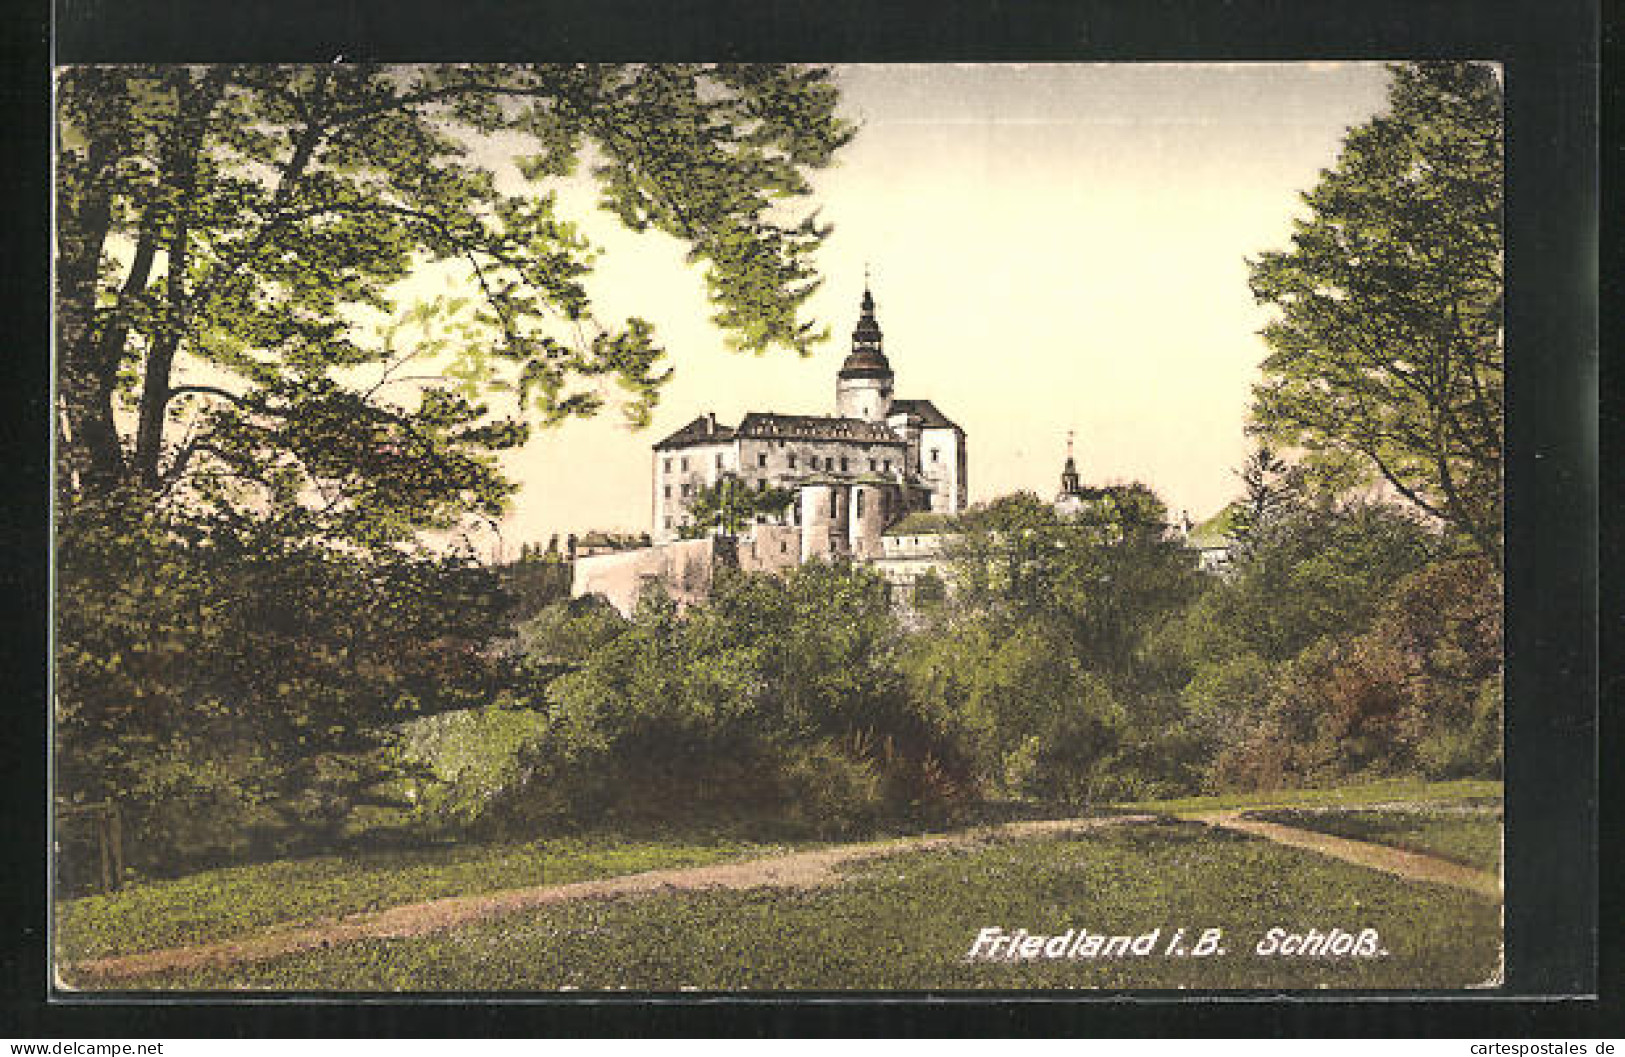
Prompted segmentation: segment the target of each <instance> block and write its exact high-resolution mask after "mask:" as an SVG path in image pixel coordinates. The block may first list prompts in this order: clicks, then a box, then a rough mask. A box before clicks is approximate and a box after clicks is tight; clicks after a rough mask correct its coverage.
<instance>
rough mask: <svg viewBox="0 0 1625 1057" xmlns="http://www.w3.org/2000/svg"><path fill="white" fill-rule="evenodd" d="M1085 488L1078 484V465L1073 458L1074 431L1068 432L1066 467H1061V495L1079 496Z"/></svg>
mask: <svg viewBox="0 0 1625 1057" xmlns="http://www.w3.org/2000/svg"><path fill="white" fill-rule="evenodd" d="M1082 491H1083V486H1082V485H1081V484H1080V483H1079V482H1078V464H1077V462H1076V461H1075V460H1074V459H1073V458H1072V431H1071V430H1070V429H1069V430H1067V431H1066V465H1065V466H1063V467H1061V494H1062V495H1063V496H1068V495H1078V494H1079V493H1081V492H1082Z"/></svg>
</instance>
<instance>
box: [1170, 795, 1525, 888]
mask: <svg viewBox="0 0 1625 1057" xmlns="http://www.w3.org/2000/svg"><path fill="white" fill-rule="evenodd" d="M1193 817H1194V820H1195V821H1197V822H1202V823H1205V824H1207V825H1209V826H1216V827H1218V828H1220V829H1228V830H1235V831H1236V832H1237V833H1247V834H1250V835H1252V836H1254V837H1263V838H1264V839H1265V840H1271V841H1274V842H1275V843H1277V844H1284V845H1286V846H1287V847H1290V848H1303V849H1305V850H1307V851H1313V852H1319V853H1320V854H1321V855H1326V856H1330V857H1331V858H1333V859H1341V860H1343V861H1344V862H1350V863H1354V864H1355V865H1357V866H1368V867H1370V868H1371V869H1373V870H1381V871H1383V872H1384V873H1390V874H1394V875H1396V876H1398V877H1405V878H1409V879H1410V880H1413V881H1431V882H1433V883H1434V884H1445V885H1453V886H1455V887H1457V888H1465V889H1467V890H1468V891H1470V892H1476V893H1478V894H1479V895H1481V896H1485V897H1486V898H1489V899H1500V898H1501V879H1500V878H1499V877H1497V876H1496V875H1494V874H1492V873H1487V872H1485V871H1483V870H1475V869H1473V868H1472V867H1470V866H1463V865H1461V864H1460V863H1455V862H1451V861H1450V860H1448V859H1440V858H1438V857H1436V856H1433V855H1423V854H1421V853H1420V852H1413V851H1403V850H1401V849H1399V848H1394V847H1390V846H1389V845H1386V844H1373V843H1370V842H1368V841H1362V840H1350V839H1349V838H1347V837H1334V836H1332V835H1331V834H1329V833H1316V832H1315V831H1313V830H1307V829H1299V828H1297V827H1296V826H1283V825H1281V824H1280V823H1279V822H1264V821H1262V820H1260V819H1251V818H1243V817H1242V815H1241V812H1239V811H1217V812H1213V813H1211V814H1206V815H1196V816H1193Z"/></svg>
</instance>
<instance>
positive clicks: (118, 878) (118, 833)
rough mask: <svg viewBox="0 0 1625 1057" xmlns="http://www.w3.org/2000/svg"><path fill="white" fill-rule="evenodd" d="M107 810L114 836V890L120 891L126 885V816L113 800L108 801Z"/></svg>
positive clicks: (109, 824) (109, 825) (109, 826)
mask: <svg viewBox="0 0 1625 1057" xmlns="http://www.w3.org/2000/svg"><path fill="white" fill-rule="evenodd" d="M107 811H108V815H109V819H108V828H109V829H110V830H111V831H112V833H111V836H112V838H113V890H114V891H118V890H119V889H120V888H123V887H124V818H123V816H122V815H120V814H119V810H118V805H117V804H116V803H114V802H113V801H111V800H109V801H108V802H107Z"/></svg>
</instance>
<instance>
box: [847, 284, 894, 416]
mask: <svg viewBox="0 0 1625 1057" xmlns="http://www.w3.org/2000/svg"><path fill="white" fill-rule="evenodd" d="M892 379H893V375H892V369H891V363H890V362H889V361H888V360H887V359H886V351H885V349H884V348H883V344H882V338H881V334H880V323H879V321H878V320H876V319H875V295H874V294H873V293H872V292H871V291H870V289H869V276H868V266H867V265H865V267H864V280H863V300H861V301H860V302H859V303H858V324H857V326H855V327H853V328H852V352H851V354H850V355H849V356H847V358H846V361H845V362H844V363H842V364H841V369H840V372H839V373H838V374H836V376H835V397H836V405H837V406H838V407H839V408H840V412H841V415H842V416H843V417H846V418H861V419H865V420H867V421H870V422H882V421H884V420H885V418H886V412H887V411H888V410H889V409H890V407H891V394H892Z"/></svg>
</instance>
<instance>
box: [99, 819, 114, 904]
mask: <svg viewBox="0 0 1625 1057" xmlns="http://www.w3.org/2000/svg"><path fill="white" fill-rule="evenodd" d="M97 807H98V810H97V811H96V813H95V814H96V845H97V847H98V849H99V850H100V851H101V860H102V891H103V892H111V891H112V890H113V864H112V863H111V862H110V861H109V860H110V858H111V854H110V853H111V850H112V849H110V848H109V847H108V839H107V808H106V805H101V804H98V805H97Z"/></svg>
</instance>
